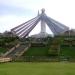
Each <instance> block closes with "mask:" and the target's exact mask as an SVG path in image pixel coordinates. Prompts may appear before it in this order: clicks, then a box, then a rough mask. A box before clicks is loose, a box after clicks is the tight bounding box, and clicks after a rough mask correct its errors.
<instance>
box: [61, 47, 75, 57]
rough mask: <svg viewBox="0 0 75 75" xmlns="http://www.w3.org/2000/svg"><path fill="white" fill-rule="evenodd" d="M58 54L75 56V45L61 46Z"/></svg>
mask: <svg viewBox="0 0 75 75" xmlns="http://www.w3.org/2000/svg"><path fill="white" fill-rule="evenodd" d="M60 55H64V56H73V57H75V47H62V48H61V51H60Z"/></svg>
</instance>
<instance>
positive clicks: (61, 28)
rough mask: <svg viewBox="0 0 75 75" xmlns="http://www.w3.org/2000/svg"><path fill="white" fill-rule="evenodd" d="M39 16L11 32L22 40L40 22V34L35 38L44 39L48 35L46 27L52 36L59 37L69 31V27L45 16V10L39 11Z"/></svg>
mask: <svg viewBox="0 0 75 75" xmlns="http://www.w3.org/2000/svg"><path fill="white" fill-rule="evenodd" d="M41 11H42V12H41V14H38V15H37V16H36V17H34V18H32V19H31V20H29V21H27V22H25V23H23V24H21V25H19V26H17V27H15V28H13V29H11V32H12V33H13V34H14V35H17V36H18V37H19V38H24V37H26V36H28V34H29V33H30V32H31V31H32V30H33V29H34V28H35V26H36V25H38V23H39V22H41V32H40V33H39V34H37V35H35V36H36V37H46V36H48V34H47V33H46V25H48V27H49V29H50V30H51V31H52V33H53V34H54V36H56V35H60V34H62V33H64V32H66V31H68V30H69V27H67V26H65V25H63V24H61V23H59V22H57V21H55V20H53V19H52V18H50V17H48V16H47V15H46V14H45V9H42V10H41Z"/></svg>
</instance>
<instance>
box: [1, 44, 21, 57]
mask: <svg viewBox="0 0 75 75" xmlns="http://www.w3.org/2000/svg"><path fill="white" fill-rule="evenodd" d="M19 46H20V44H17V45H16V46H15V47H13V48H11V49H10V50H9V51H7V52H6V53H5V54H3V55H2V57H5V56H7V55H8V54H9V53H11V52H12V51H13V50H15V48H18V47H19Z"/></svg>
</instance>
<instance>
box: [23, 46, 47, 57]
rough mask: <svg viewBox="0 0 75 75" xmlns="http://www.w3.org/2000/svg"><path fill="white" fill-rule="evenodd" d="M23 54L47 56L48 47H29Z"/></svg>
mask: <svg viewBox="0 0 75 75" xmlns="http://www.w3.org/2000/svg"><path fill="white" fill-rule="evenodd" d="M24 55H25V56H47V55H48V47H31V48H30V49H29V50H28V51H27V52H25V53H24Z"/></svg>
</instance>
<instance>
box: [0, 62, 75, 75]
mask: <svg viewBox="0 0 75 75" xmlns="http://www.w3.org/2000/svg"><path fill="white" fill-rule="evenodd" d="M0 75H75V63H58V62H55V63H5V64H0Z"/></svg>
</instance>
